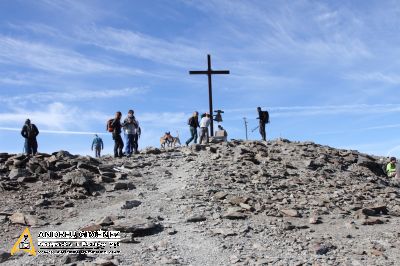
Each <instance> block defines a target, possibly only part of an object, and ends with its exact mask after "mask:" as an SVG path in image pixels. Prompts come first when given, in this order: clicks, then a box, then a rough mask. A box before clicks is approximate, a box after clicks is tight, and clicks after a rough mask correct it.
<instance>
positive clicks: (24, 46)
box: [0, 35, 142, 75]
mask: <svg viewBox="0 0 400 266" xmlns="http://www.w3.org/2000/svg"><path fill="white" fill-rule="evenodd" d="M0 50H1V51H2V52H1V53H0V63H3V64H10V65H17V66H21V67H27V66H28V67H30V68H33V69H39V70H44V71H47V72H52V73H54V72H55V73H61V74H90V73H98V72H112V73H114V74H115V73H120V74H131V75H134V74H141V73H142V71H140V70H136V69H131V68H127V67H121V66H118V65H115V64H112V63H108V62H101V61H100V60H95V59H89V58H87V57H85V56H83V55H82V54H79V53H77V52H75V51H71V50H65V49H61V48H55V47H52V46H49V45H46V44H42V43H37V42H36V43H35V42H30V41H24V40H21V39H15V38H11V37H6V36H3V35H0Z"/></svg>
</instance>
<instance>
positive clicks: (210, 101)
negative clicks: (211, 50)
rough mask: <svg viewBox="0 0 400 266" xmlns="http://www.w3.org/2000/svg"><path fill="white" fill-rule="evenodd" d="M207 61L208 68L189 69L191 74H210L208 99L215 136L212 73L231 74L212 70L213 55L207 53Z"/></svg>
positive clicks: (212, 134) (212, 129)
mask: <svg viewBox="0 0 400 266" xmlns="http://www.w3.org/2000/svg"><path fill="white" fill-rule="evenodd" d="M207 63H208V69H207V70H194V71H189V74H191V75H196V74H203V75H207V76H208V101H209V105H210V116H211V128H210V129H211V136H214V116H213V104H212V84H211V75H213V74H229V70H212V69H211V56H210V55H209V54H208V55H207Z"/></svg>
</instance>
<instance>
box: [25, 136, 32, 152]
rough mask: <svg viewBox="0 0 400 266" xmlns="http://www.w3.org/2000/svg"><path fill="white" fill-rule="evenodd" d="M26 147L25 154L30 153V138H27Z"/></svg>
mask: <svg viewBox="0 0 400 266" xmlns="http://www.w3.org/2000/svg"><path fill="white" fill-rule="evenodd" d="M24 149H25V154H26V155H29V154H30V153H31V152H30V146H29V141H28V139H25V143H24Z"/></svg>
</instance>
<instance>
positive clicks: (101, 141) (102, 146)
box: [100, 139, 104, 149]
mask: <svg viewBox="0 0 400 266" xmlns="http://www.w3.org/2000/svg"><path fill="white" fill-rule="evenodd" d="M100 144H101V149H104V144H103V140H102V139H100Z"/></svg>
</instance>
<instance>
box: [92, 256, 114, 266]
mask: <svg viewBox="0 0 400 266" xmlns="http://www.w3.org/2000/svg"><path fill="white" fill-rule="evenodd" d="M93 264H94V265H96V266H115V265H118V261H116V260H107V259H103V258H97V259H96V260H95V261H93Z"/></svg>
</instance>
